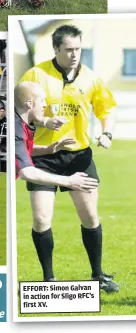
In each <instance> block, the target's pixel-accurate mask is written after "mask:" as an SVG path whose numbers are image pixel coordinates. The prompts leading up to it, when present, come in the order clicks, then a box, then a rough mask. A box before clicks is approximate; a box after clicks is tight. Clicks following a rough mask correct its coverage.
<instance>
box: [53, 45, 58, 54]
mask: <svg viewBox="0 0 136 333" xmlns="http://www.w3.org/2000/svg"><path fill="white" fill-rule="evenodd" d="M54 52H55V55H57V54H58V53H59V47H57V46H54Z"/></svg>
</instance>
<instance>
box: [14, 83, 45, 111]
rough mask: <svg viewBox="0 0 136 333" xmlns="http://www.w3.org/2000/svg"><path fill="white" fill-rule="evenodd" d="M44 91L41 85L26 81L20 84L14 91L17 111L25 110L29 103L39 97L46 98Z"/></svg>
mask: <svg viewBox="0 0 136 333" xmlns="http://www.w3.org/2000/svg"><path fill="white" fill-rule="evenodd" d="M44 95H45V94H44V91H43V89H42V87H41V86H40V84H39V83H35V82H31V81H28V82H27V81H25V82H21V83H19V84H18V85H17V86H16V87H15V90H14V102H15V107H16V108H17V109H19V110H20V109H21V110H22V109H24V106H25V104H26V103H28V102H29V101H31V102H33V101H35V100H36V99H37V98H38V97H39V96H41V97H42V98H43V97H44Z"/></svg>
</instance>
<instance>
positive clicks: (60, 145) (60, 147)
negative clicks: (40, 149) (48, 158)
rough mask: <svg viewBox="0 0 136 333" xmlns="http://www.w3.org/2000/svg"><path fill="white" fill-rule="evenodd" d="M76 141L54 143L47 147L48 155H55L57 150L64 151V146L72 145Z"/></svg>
mask: <svg viewBox="0 0 136 333" xmlns="http://www.w3.org/2000/svg"><path fill="white" fill-rule="evenodd" d="M74 143H76V141H75V140H74V139H73V138H68V139H63V140H60V141H56V142H54V143H52V144H51V145H50V146H49V149H50V154H53V153H56V152H57V151H59V150H65V146H68V145H73V144H74Z"/></svg>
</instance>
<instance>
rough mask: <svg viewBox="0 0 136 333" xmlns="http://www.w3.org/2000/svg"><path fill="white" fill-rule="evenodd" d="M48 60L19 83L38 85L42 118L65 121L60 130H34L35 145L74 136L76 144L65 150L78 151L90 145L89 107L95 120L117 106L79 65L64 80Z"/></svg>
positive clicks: (51, 61)
mask: <svg viewBox="0 0 136 333" xmlns="http://www.w3.org/2000/svg"><path fill="white" fill-rule="evenodd" d="M58 67H59V66H55V61H54V59H53V60H49V61H46V62H43V63H41V64H39V65H36V66H34V67H33V68H31V69H30V70H28V71H27V72H26V73H25V74H24V76H23V77H22V79H21V81H34V82H38V83H40V84H41V86H42V87H43V88H44V90H45V93H46V103H47V107H46V108H45V116H49V117H53V116H54V115H59V116H64V117H66V119H67V120H68V122H67V123H66V124H64V125H62V127H61V129H60V130H59V131H53V130H49V129H47V128H37V129H36V133H35V138H34V143H35V144H37V145H49V144H51V143H53V142H55V141H57V140H60V139H61V138H69V137H73V138H74V139H75V141H76V144H74V145H71V147H69V148H68V150H73V151H75V150H80V149H84V148H86V147H88V146H89V143H90V142H89V141H90V140H89V136H88V125H89V119H90V118H89V116H90V105H92V108H93V112H94V114H95V116H96V117H97V118H98V119H104V118H105V117H106V115H108V114H109V112H110V109H111V108H112V107H114V106H116V102H115V99H114V97H113V95H112V93H111V91H110V90H109V89H108V88H107V86H106V85H105V84H104V83H103V81H102V80H101V79H100V78H98V77H97V76H96V75H95V73H94V72H93V71H91V70H90V69H89V68H88V67H86V66H84V65H81V66H80V68H79V71H78V73H77V75H76V77H75V79H74V80H72V81H70V82H68V81H65V80H64V75H63V73H62V72H61V71H60V70H59V69H58Z"/></svg>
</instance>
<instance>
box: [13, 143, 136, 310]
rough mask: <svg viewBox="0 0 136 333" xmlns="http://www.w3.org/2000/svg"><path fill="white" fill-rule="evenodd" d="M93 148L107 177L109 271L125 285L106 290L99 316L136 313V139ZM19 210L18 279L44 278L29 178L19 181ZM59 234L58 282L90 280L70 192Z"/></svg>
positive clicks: (103, 197) (58, 210) (103, 188)
mask: <svg viewBox="0 0 136 333" xmlns="http://www.w3.org/2000/svg"><path fill="white" fill-rule="evenodd" d="M93 151H94V160H95V161H96V164H97V168H98V172H99V176H100V178H101V185H100V198H99V215H100V221H101V223H102V225H103V271H105V272H107V273H113V272H116V281H117V282H118V283H119V284H120V292H119V293H118V294H115V295H106V294H105V293H104V292H103V291H102V292H101V313H100V314H97V313H95V314H94V315H99V316H112V315H113V316H114V315H136V257H135V255H136V208H135V207H136V195H135V193H136V190H135V188H136V176H135V175H136V143H135V142H131V141H130V142H127V141H126V142H125V141H124V142H123V141H120V142H119V141H115V142H113V146H112V148H111V149H110V150H108V151H105V150H104V149H102V148H97V147H93ZM17 212H18V214H17V215H18V223H17V228H18V280H22V281H32V280H33V281H38V280H41V279H42V272H41V269H40V265H39V263H38V260H37V257H36V253H35V249H34V246H33V243H32V239H31V220H32V216H31V209H30V204H29V197H28V193H27V191H26V190H25V184H24V183H23V181H17ZM53 232H54V240H55V250H54V270H55V274H56V278H57V280H88V279H89V278H90V268H89V264H88V258H87V255H86V253H85V250H84V248H83V245H82V241H81V235H80V222H79V219H78V217H77V215H76V212H75V209H74V207H73V204H72V202H71V199H70V197H69V195H68V193H65V194H63V195H62V194H61V193H59V192H58V194H57V198H56V206H55V214H54V219H53ZM73 235H74V237H73ZM62 315H63V314H62ZM71 315H72V314H71ZM80 315H81V314H80ZM83 315H86V314H83ZM90 315H91V316H92V314H88V316H90ZM30 316H33V315H30ZM35 316H36V315H35ZM45 316H46V315H45Z"/></svg>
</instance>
